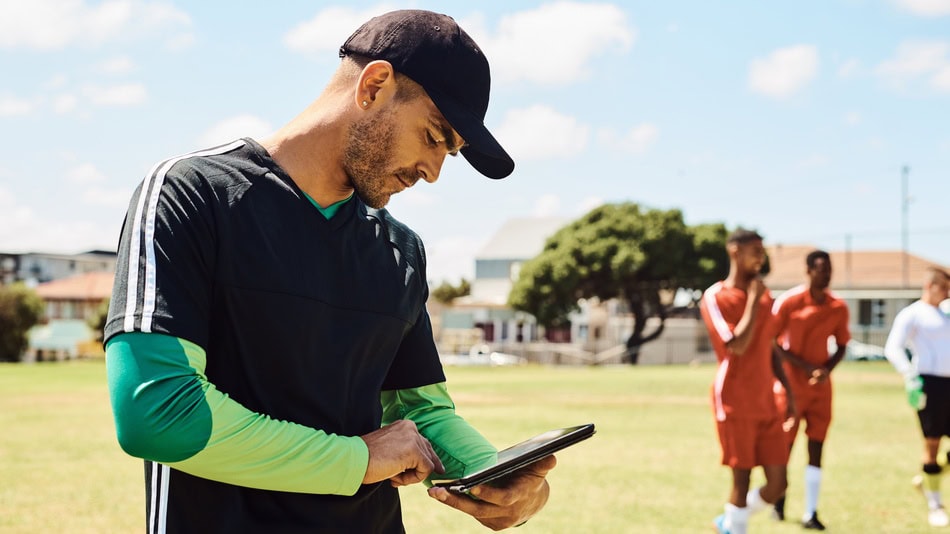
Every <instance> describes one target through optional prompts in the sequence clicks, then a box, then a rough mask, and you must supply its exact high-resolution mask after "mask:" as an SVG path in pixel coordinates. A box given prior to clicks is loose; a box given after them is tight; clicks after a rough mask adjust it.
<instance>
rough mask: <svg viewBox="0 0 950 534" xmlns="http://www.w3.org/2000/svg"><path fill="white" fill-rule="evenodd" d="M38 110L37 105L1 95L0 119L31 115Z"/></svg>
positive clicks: (8, 95)
mask: <svg viewBox="0 0 950 534" xmlns="http://www.w3.org/2000/svg"><path fill="white" fill-rule="evenodd" d="M35 110H36V104H35V103H34V102H33V101H31V100H27V99H26V98H20V97H17V96H14V95H10V94H0V117H16V116H22V115H29V114H30V113H33V111H35Z"/></svg>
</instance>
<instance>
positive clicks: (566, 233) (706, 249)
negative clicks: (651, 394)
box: [508, 203, 728, 363]
mask: <svg viewBox="0 0 950 534" xmlns="http://www.w3.org/2000/svg"><path fill="white" fill-rule="evenodd" d="M725 242H726V228H725V226H724V225H722V224H704V225H698V226H693V227H690V226H687V225H686V223H685V222H684V221H683V214H682V212H680V211H679V210H675V209H673V210H657V209H644V208H641V207H640V206H639V205H637V204H634V203H622V204H606V205H603V206H600V207H598V208H595V209H594V210H592V211H591V212H589V213H587V214H586V215H584V216H583V217H581V218H580V219H578V220H577V221H575V222H573V223H571V224H569V225H567V226H565V227H564V228H562V229H560V230H559V231H558V232H557V233H556V234H554V236H552V237H551V238H549V239H548V241H547V243H546V244H545V246H544V250H543V251H542V252H541V254H540V255H538V256H537V257H535V258H533V259H531V260H529V261H527V262H525V264H524V265H523V266H522V267H521V275H520V276H519V278H518V280H517V281H516V282H515V284H514V287H513V288H512V291H511V293H510V294H509V297H508V304H509V305H510V306H511V307H512V308H514V309H516V310H520V311H526V312H528V313H531V314H532V315H534V316H535V317H536V318H537V320H538V322H539V323H540V324H542V325H544V326H546V327H557V326H562V325H564V324H566V323H567V322H568V314H570V313H571V312H572V311H576V310H578V309H579V307H578V304H577V303H578V300H579V299H582V298H592V297H597V298H599V299H601V300H608V299H612V298H619V299H622V300H623V301H625V302H626V303H627V305H628V307H629V309H630V312H631V314H632V315H633V317H634V325H633V333H632V334H631V335H630V337H629V338H628V339H627V342H626V345H627V351H626V359H627V360H628V361H630V362H631V363H637V359H638V357H639V353H640V347H641V346H642V345H643V344H645V343H648V342H650V341H652V340H654V339H656V338H657V337H659V336H660V334H662V333H663V328H664V326H665V320H666V317H667V313H668V306H669V303H663V302H662V301H661V292H663V291H665V290H669V291H675V290H676V289H677V288H684V289H704V288H706V287H707V286H709V285H711V284H712V283H713V282H714V281H715V280H718V279H719V278H721V277H722V276H724V275H725V272H726V271H727V270H728V257H727V255H726V252H725ZM654 314H655V315H657V316H658V317H659V318H660V324H659V326H658V327H657V328H656V329H655V330H654V331H653V332H650V333H649V334H646V333H645V330H646V320H647V318H648V317H650V316H651V315H654Z"/></svg>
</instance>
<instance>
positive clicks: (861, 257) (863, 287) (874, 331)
mask: <svg viewBox="0 0 950 534" xmlns="http://www.w3.org/2000/svg"><path fill="white" fill-rule="evenodd" d="M813 250H815V247H812V246H807V245H773V246H768V247H766V252H767V253H768V256H769V264H770V267H771V270H770V272H769V274H768V275H767V276H766V277H765V282H766V284H767V285H768V286H769V289H771V291H772V294H773V296H776V297H777V296H779V295H780V294H781V293H782V292H784V291H785V290H787V289H790V288H792V287H795V286H797V285H799V284H803V283H805V282H806V281H807V279H806V275H805V270H806V268H805V257H806V256H807V255H808V253H809V252H811V251H813ZM827 252H828V254H829V256H830V257H831V265H832V267H833V269H834V270H833V273H832V278H831V289H832V291H834V293H835V294H836V295H838V297H839V298H841V299H843V300H844V301H845V302H847V304H848V310H849V311H850V312H851V335H852V337H853V338H854V339H856V340H857V341H860V342H862V343H870V344H872V345H878V346H883V345H884V342H885V341H886V339H887V334H888V332H889V331H890V326H891V324H892V323H893V321H894V317H895V316H896V315H897V312H899V311H900V310H901V309H903V308H904V307H905V306H907V305H908V304H910V303H911V302H914V301H915V300H917V299H919V298H920V292H921V286H922V284H923V281H924V275H925V271H926V269H927V267H930V266H938V267H942V268H944V269H946V266H943V265H940V264H939V263H937V262H933V261H930V260H927V259H925V258H922V257H920V256H916V255H914V254H910V253H905V252H902V251H894V250H844V251H837V250H828V251H827Z"/></svg>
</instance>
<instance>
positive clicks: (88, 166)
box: [66, 163, 106, 184]
mask: <svg viewBox="0 0 950 534" xmlns="http://www.w3.org/2000/svg"><path fill="white" fill-rule="evenodd" d="M66 181H67V182H69V183H73V184H96V183H102V182H104V181H106V175H105V174H103V173H102V171H100V170H99V169H98V168H96V166H95V165H93V164H92V163H83V164H81V165H78V166H76V167H73V168H72V169H70V170H69V171H67V172H66Z"/></svg>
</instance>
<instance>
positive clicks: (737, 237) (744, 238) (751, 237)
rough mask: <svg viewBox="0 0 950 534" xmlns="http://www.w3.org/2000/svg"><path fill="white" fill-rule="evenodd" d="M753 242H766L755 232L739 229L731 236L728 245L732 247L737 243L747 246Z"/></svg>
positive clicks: (727, 240)
mask: <svg viewBox="0 0 950 534" xmlns="http://www.w3.org/2000/svg"><path fill="white" fill-rule="evenodd" d="M752 241H764V239H763V238H762V236H761V235H759V233H758V232H756V231H755V230H748V229H746V228H742V227H739V228H736V229H735V231H733V232H732V233H731V234H729V237H728V238H727V239H726V244H727V245H730V244H732V243H735V244H737V245H745V244H746V243H750V242H752Z"/></svg>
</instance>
